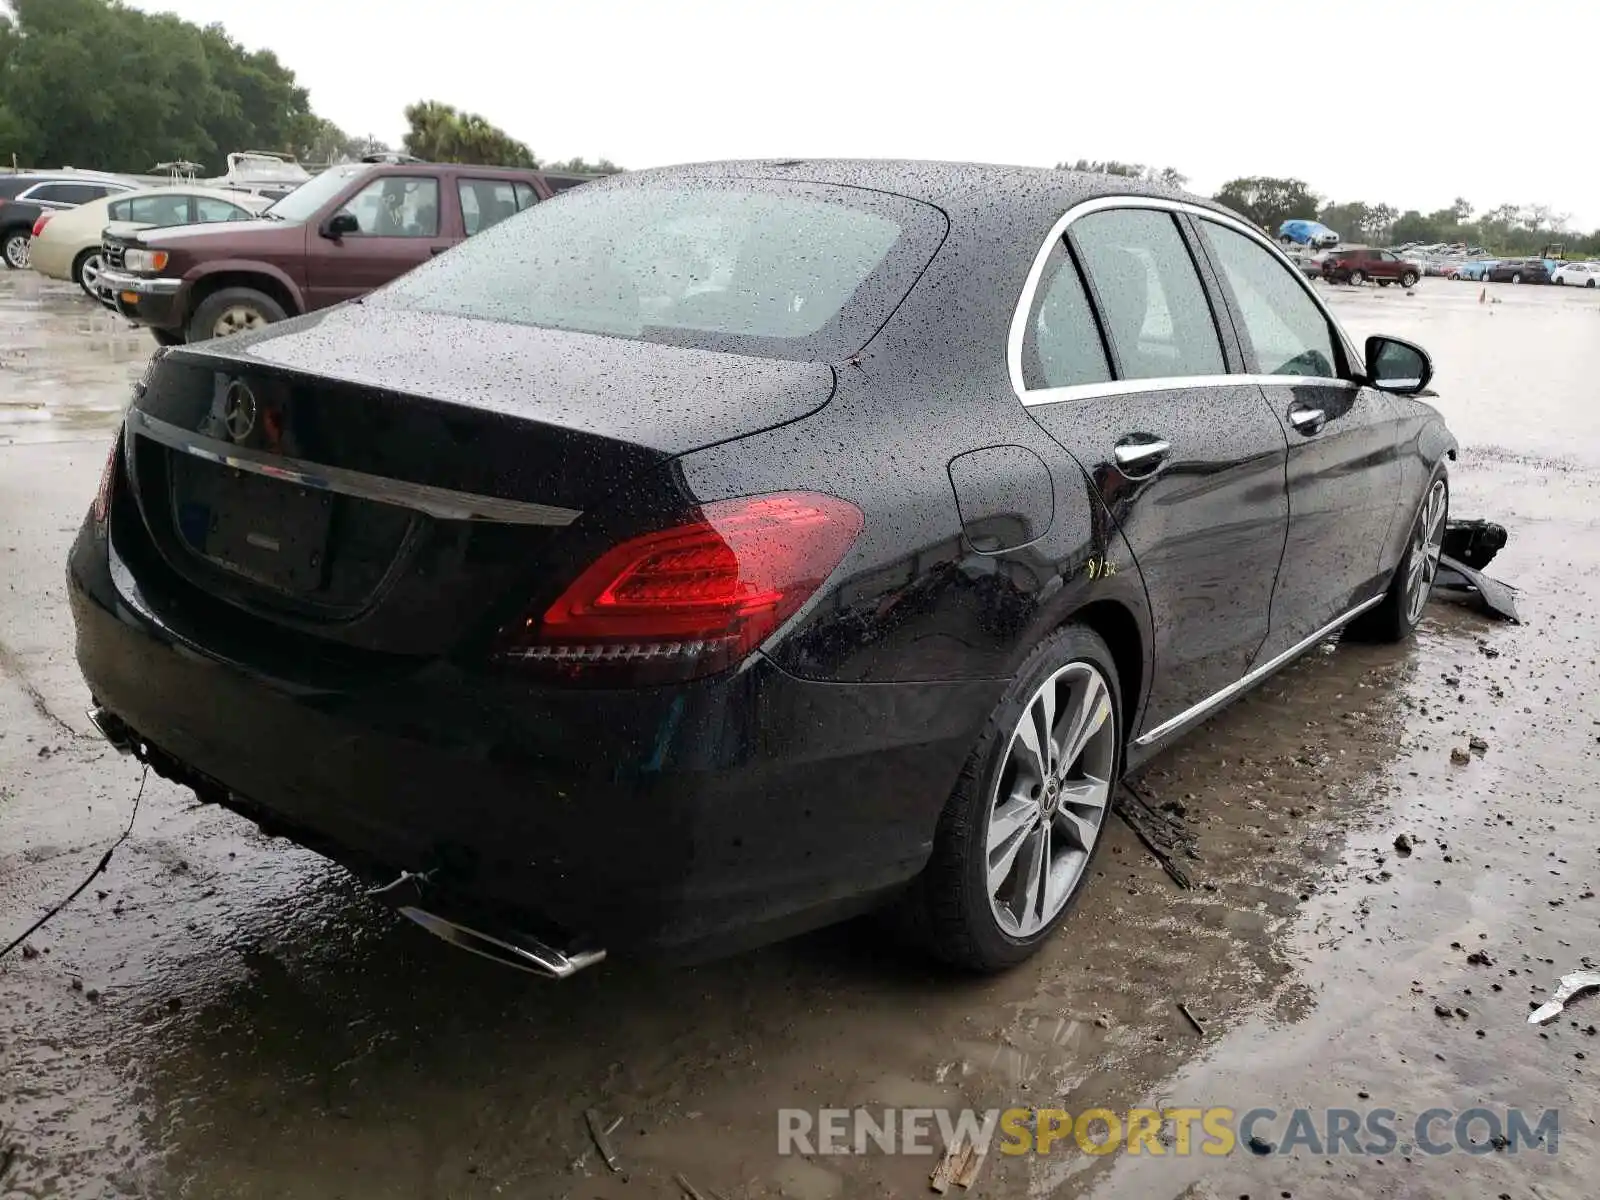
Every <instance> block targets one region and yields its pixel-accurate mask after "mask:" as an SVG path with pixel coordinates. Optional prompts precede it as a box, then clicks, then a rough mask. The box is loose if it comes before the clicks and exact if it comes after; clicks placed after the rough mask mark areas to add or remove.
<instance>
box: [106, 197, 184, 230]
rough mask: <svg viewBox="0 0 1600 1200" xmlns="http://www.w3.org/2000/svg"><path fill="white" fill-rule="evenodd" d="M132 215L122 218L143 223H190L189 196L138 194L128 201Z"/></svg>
mask: <svg viewBox="0 0 1600 1200" xmlns="http://www.w3.org/2000/svg"><path fill="white" fill-rule="evenodd" d="M127 204H128V212H129V213H130V214H131V215H130V216H127V217H124V218H121V219H122V220H127V221H137V222H139V223H140V224H141V225H187V224H188V223H189V197H188V196H187V195H172V196H137V197H135V198H134V199H132V200H130V201H127Z"/></svg>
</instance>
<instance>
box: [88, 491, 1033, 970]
mask: <svg viewBox="0 0 1600 1200" xmlns="http://www.w3.org/2000/svg"><path fill="white" fill-rule="evenodd" d="M114 576H115V581H113V577H114ZM68 582H69V593H70V597H71V605H72V613H73V618H74V621H75V624H76V630H77V655H78V661H79V664H80V666H81V668H82V670H83V674H84V677H85V679H86V680H87V682H88V685H89V688H90V691H91V692H92V694H93V695H94V697H95V700H96V702H97V704H99V705H101V706H103V708H104V709H105V710H107V711H108V712H110V713H111V714H114V715H115V716H116V717H117V718H119V719H120V720H121V721H122V722H125V723H126V725H127V726H128V727H130V728H131V729H132V730H133V731H135V732H136V733H137V735H138V737H139V738H140V739H141V740H142V741H144V742H147V743H148V744H149V745H150V746H152V747H154V748H155V757H156V761H157V763H158V765H159V766H163V767H165V768H167V769H168V773H170V774H174V775H176V776H178V777H179V778H180V779H182V780H183V781H184V782H188V783H191V784H198V790H199V791H200V792H201V794H202V795H203V796H205V797H206V798H210V799H216V800H219V801H220V802H222V803H224V804H226V805H227V806H228V807H230V808H233V809H235V810H236V811H239V812H241V813H244V814H245V815H247V816H249V817H251V818H252V819H254V820H257V821H259V822H260V823H262V824H263V826H264V827H265V828H267V829H269V830H271V831H273V832H281V833H284V834H286V835H287V836H290V837H292V838H294V839H295V840H297V841H300V842H302V843H303V844H306V845H308V846H310V847H311V848H312V849H315V850H317V851H319V852H321V853H324V854H326V855H328V856H329V857H332V858H334V859H336V860H338V861H341V862H343V863H345V864H346V865H348V866H350V867H352V868H353V869H355V870H357V871H358V872H361V873H363V874H365V875H367V876H370V877H379V878H383V877H385V876H386V875H387V877H388V878H392V877H393V875H395V874H398V872H399V871H400V870H402V869H403V870H410V871H428V870H431V871H433V872H434V873H435V874H434V876H433V880H434V882H433V884H431V885H430V888H429V890H430V891H434V890H435V889H437V892H438V895H436V896H431V897H424V898H421V899H420V900H419V898H418V896H417V895H416V893H415V892H412V891H406V892H405V893H403V894H402V895H401V896H400V897H399V900H400V901H401V902H405V903H419V902H420V903H423V904H425V905H428V906H429V907H432V906H433V904H434V903H437V904H439V905H440V906H441V907H443V908H448V909H450V910H451V911H463V910H468V911H474V912H492V913H493V914H494V916H495V917H496V918H498V919H502V920H505V921H507V922H514V923H519V924H521V925H522V926H523V927H525V928H528V929H530V930H531V931H535V932H538V933H541V934H548V935H550V936H552V937H553V938H554V939H555V940H556V942H557V944H561V945H564V946H575V947H582V946H598V947H605V948H607V949H609V950H611V951H619V950H621V951H628V950H633V951H641V950H658V951H671V952H674V953H709V952H718V951H724V950H730V949H736V948H739V947H741V946H744V945H750V944H755V943H758V942H761V941H767V940H772V939H773V938H776V937H781V936H786V935H787V934H789V933H793V932H798V931H799V930H801V929H804V928H807V927H811V926H815V925H818V924H822V923H826V922H827V921H829V920H832V919H836V918H838V917H842V916H846V915H849V914H850V913H851V912H853V911H859V910H861V909H863V908H865V907H867V906H868V905H870V904H871V903H872V902H873V901H874V900H875V899H877V898H878V897H880V896H882V895H883V894H884V893H885V892H887V891H889V890H891V889H893V888H894V887H896V886H897V885H900V884H903V883H904V882H906V881H907V880H908V879H910V878H911V877H912V876H913V875H914V874H915V873H916V872H917V871H918V870H919V869H920V868H921V866H922V864H923V863H924V861H925V860H926V858H927V855H928V852H929V849H930V846H931V841H932V837H933V833H934V828H935V825H936V822H937V820H938V815H939V812H940V810H941V808H942V806H943V803H944V800H945V798H946V797H947V796H948V794H949V792H950V790H951V788H952V787H953V786H954V784H955V781H956V778H957V775H958V773H959V771H960V767H961V764H962V762H963V761H964V759H965V757H966V754H967V752H968V750H969V749H970V747H971V745H972V743H973V741H974V740H975V739H976V736H977V731H978V729H979V727H980V725H981V723H982V721H983V720H984V719H985V718H986V716H987V714H988V712H989V710H990V707H991V706H992V704H993V703H994V701H995V700H996V699H997V697H998V694H999V691H1000V688H1001V687H1002V686H1003V685H1002V684H999V683H993V682H977V683H923V684H894V685H885V684H876V685H872V684H868V685H837V684H822V683H812V682H807V681H804V680H800V679H798V678H795V677H794V676H791V675H789V674H787V673H785V672H784V671H782V670H781V669H779V668H778V667H777V666H775V665H774V664H773V663H771V662H770V661H769V660H767V659H765V658H763V657H760V656H758V657H757V658H756V659H754V660H753V661H752V662H751V663H750V664H748V665H747V666H746V668H745V669H743V670H741V671H739V672H737V673H735V674H733V675H731V676H723V677H719V678H716V679H712V680H707V681H702V682H698V683H695V684H690V685H683V686H679V687H676V688H670V689H639V690H634V691H616V692H599V691H573V690H569V689H560V688H548V687H539V686H533V685H530V684H529V683H527V682H525V681H522V680H519V679H515V678H507V677H504V676H498V675H494V674H490V673H487V672H483V671H478V670H475V669H466V668H463V667H460V666H454V665H451V664H448V663H443V662H437V661H436V662H433V663H431V664H429V665H428V666H426V667H424V668H420V669H417V670H415V671H413V672H410V673H408V674H406V675H405V676H404V677H394V676H392V675H391V676H390V677H387V678H385V679H384V680H382V681H371V682H368V683H366V684H353V685H351V686H347V687H337V686H327V685H326V683H318V684H316V685H311V684H305V683H296V682H294V681H290V680H284V679H271V678H268V677H266V676H265V675H264V674H263V673H262V672H261V671H260V670H259V668H255V667H250V666H246V665H242V664H239V663H236V662H234V663H230V662H226V661H223V660H222V659H221V658H220V657H218V656H217V655H215V654H214V653H212V652H211V651H208V650H207V649H205V648H203V647H200V646H197V645H195V644H193V643H192V642H190V641H188V640H186V638H185V637H184V634H183V632H182V631H181V630H180V629H178V628H175V627H174V624H173V623H172V622H171V621H170V620H168V619H162V618H158V617H156V616H155V615H154V612H153V611H152V606H151V604H150V598H149V597H147V596H145V595H144V594H142V593H141V592H140V589H139V585H138V584H137V583H136V582H135V581H134V580H133V579H132V578H131V576H130V575H129V573H128V571H127V568H126V567H125V566H124V565H123V564H122V562H121V560H120V559H119V558H117V557H116V556H115V554H114V552H113V551H112V550H111V548H110V545H109V542H108V539H107V537H106V536H105V534H104V533H103V532H97V531H96V529H95V528H94V527H93V525H92V523H89V524H86V525H85V528H84V531H83V533H82V534H80V536H79V539H78V542H77V544H76V545H75V546H74V548H73V553H72V558H71V561H70V565H69V570H68ZM384 881H385V882H387V878H384Z"/></svg>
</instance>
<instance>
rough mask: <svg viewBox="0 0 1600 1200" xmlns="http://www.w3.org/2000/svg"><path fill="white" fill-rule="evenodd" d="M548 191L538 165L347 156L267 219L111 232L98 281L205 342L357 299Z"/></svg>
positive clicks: (144, 319)
mask: <svg viewBox="0 0 1600 1200" xmlns="http://www.w3.org/2000/svg"><path fill="white" fill-rule="evenodd" d="M553 194H554V191H553V189H552V188H551V186H550V184H549V182H548V181H547V180H546V179H545V178H544V177H543V176H542V175H541V174H540V173H538V172H536V171H525V170H511V169H507V168H502V167H474V166H465V165H462V164H458V163H416V162H408V163H349V164H346V165H343V166H337V167H330V168H329V169H328V170H326V171H324V172H323V173H322V174H321V175H318V176H316V177H315V178H314V179H312V180H310V181H309V182H307V183H304V184H302V185H301V186H300V187H298V188H297V189H295V190H294V191H293V192H291V193H289V195H287V196H285V197H284V198H283V199H282V200H279V201H278V202H277V203H276V204H274V205H273V206H272V207H271V208H269V209H267V210H266V212H265V213H263V214H262V215H263V216H264V217H265V218H266V219H265V220H248V221H224V222H219V223H215V224H210V225H188V226H179V227H176V228H168V229H154V230H147V231H144V232H142V233H137V234H133V235H130V236H124V237H118V236H115V235H114V234H112V233H108V234H107V236H106V239H105V243H104V246H103V248H102V258H103V260H104V268H103V273H102V275H101V283H102V286H103V288H104V289H105V290H106V291H107V292H108V293H109V300H108V303H109V304H110V305H111V307H114V308H115V309H116V310H117V311H118V312H120V313H121V314H122V315H123V316H124V317H126V318H128V320H130V321H132V322H134V323H135V324H137V325H145V326H148V327H149V328H150V329H151V331H152V332H154V334H155V336H156V340H157V341H160V342H162V343H164V344H167V345H174V344H177V343H179V342H185V341H189V342H198V341H204V340H205V339H207V338H211V337H219V336H222V335H223V334H228V333H236V332H239V331H240V330H244V329H255V328H258V327H260V326H263V325H267V324H270V323H272V322H274V321H281V320H283V319H284V318H285V317H288V316H293V315H296V314H298V313H305V312H311V311H313V310H315V309H319V308H326V307H327V306H328V305H330V304H337V303H338V302H339V301H341V300H350V299H353V298H355V297H357V296H362V295H365V294H366V293H367V292H370V291H371V290H372V289H373V288H376V287H381V286H382V285H383V284H386V283H388V282H389V281H390V280H392V279H394V278H395V277H396V276H398V275H401V274H404V273H405V272H406V271H409V270H410V269H411V268H412V267H415V266H417V265H419V264H420V263H424V262H427V261H428V259H429V258H431V257H432V256H434V255H436V254H440V253H443V252H444V251H446V250H448V249H450V247H451V246H453V245H455V244H456V243H457V242H460V241H462V240H463V239H464V238H468V237H471V236H472V235H473V234H475V233H478V232H480V231H482V230H484V229H487V228H489V227H490V226H491V225H494V224H496V223H498V222H500V221H503V220H505V219H506V218H507V217H510V216H514V215H516V214H517V213H518V212H520V211H521V210H523V209H526V208H530V207H532V206H533V205H534V204H536V203H537V202H538V201H540V200H545V199H548V198H549V197H550V196H551V195H553Z"/></svg>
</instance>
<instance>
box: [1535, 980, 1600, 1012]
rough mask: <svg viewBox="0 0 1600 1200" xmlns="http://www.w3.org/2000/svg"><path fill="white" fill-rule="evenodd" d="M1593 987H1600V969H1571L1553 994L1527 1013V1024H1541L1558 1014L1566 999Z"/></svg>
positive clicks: (1564, 1005) (1591, 989)
mask: <svg viewBox="0 0 1600 1200" xmlns="http://www.w3.org/2000/svg"><path fill="white" fill-rule="evenodd" d="M1595 988H1600V971H1573V972H1570V973H1569V974H1566V975H1563V976H1562V977H1561V983H1560V984H1559V985H1558V986H1557V988H1556V992H1555V995H1553V996H1551V997H1550V999H1549V1000H1547V1001H1545V1002H1544V1003H1543V1004H1541V1005H1540V1006H1539V1007H1538V1008H1536V1009H1534V1010H1533V1011H1532V1012H1531V1013H1529V1014H1528V1024H1529V1025H1543V1024H1544V1023H1545V1022H1546V1021H1549V1020H1550V1019H1551V1018H1553V1017H1558V1016H1560V1015H1561V1010H1562V1009H1563V1008H1565V1007H1566V1003H1567V1001H1568V1000H1571V999H1572V998H1573V997H1574V996H1577V995H1578V994H1579V993H1581V992H1588V991H1593V990H1594V989H1595Z"/></svg>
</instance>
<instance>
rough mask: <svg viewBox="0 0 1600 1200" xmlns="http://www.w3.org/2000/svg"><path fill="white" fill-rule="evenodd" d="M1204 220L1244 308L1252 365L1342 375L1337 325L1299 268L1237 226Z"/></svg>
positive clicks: (1271, 371) (1209, 242)
mask: <svg viewBox="0 0 1600 1200" xmlns="http://www.w3.org/2000/svg"><path fill="white" fill-rule="evenodd" d="M1199 226H1200V232H1201V236H1202V237H1203V238H1205V243H1206V246H1207V248H1208V249H1209V250H1210V252H1211V257H1212V258H1213V259H1214V260H1215V261H1216V264H1217V268H1218V270H1220V271H1221V272H1222V278H1223V280H1224V281H1225V282H1226V283H1227V285H1228V290H1229V291H1230V292H1231V293H1232V294H1233V302H1234V304H1235V305H1236V306H1237V307H1238V309H1239V315H1240V317H1241V319H1242V320H1243V323H1244V329H1243V330H1242V332H1243V334H1244V340H1245V355H1246V358H1247V359H1248V360H1249V362H1250V366H1251V369H1252V370H1254V371H1257V372H1260V373H1261V374H1264V375H1315V376H1322V377H1326V378H1335V377H1337V376H1338V374H1339V372H1338V368H1337V366H1336V364H1337V363H1338V356H1337V354H1336V353H1335V351H1334V335H1333V329H1332V327H1331V326H1330V325H1329V323H1328V319H1327V317H1326V316H1324V315H1323V312H1322V309H1320V308H1319V307H1317V302H1316V301H1315V300H1313V299H1312V298H1311V297H1310V296H1308V295H1307V294H1306V290H1305V288H1304V287H1303V286H1302V285H1301V283H1300V281H1299V279H1297V278H1296V277H1295V272H1293V271H1292V270H1290V269H1289V268H1288V267H1285V266H1284V265H1283V264H1282V263H1280V262H1279V261H1278V260H1277V259H1276V258H1274V257H1273V256H1272V254H1271V253H1270V252H1269V251H1268V250H1267V249H1266V248H1265V247H1263V246H1261V245H1259V244H1257V243H1256V242H1254V241H1252V240H1251V239H1250V238H1248V237H1246V236H1245V235H1244V234H1242V233H1239V232H1237V231H1236V230H1233V229H1229V228H1227V227H1226V226H1224V225H1218V224H1217V223H1216V222H1215V221H1206V220H1202V221H1200V222H1199Z"/></svg>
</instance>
